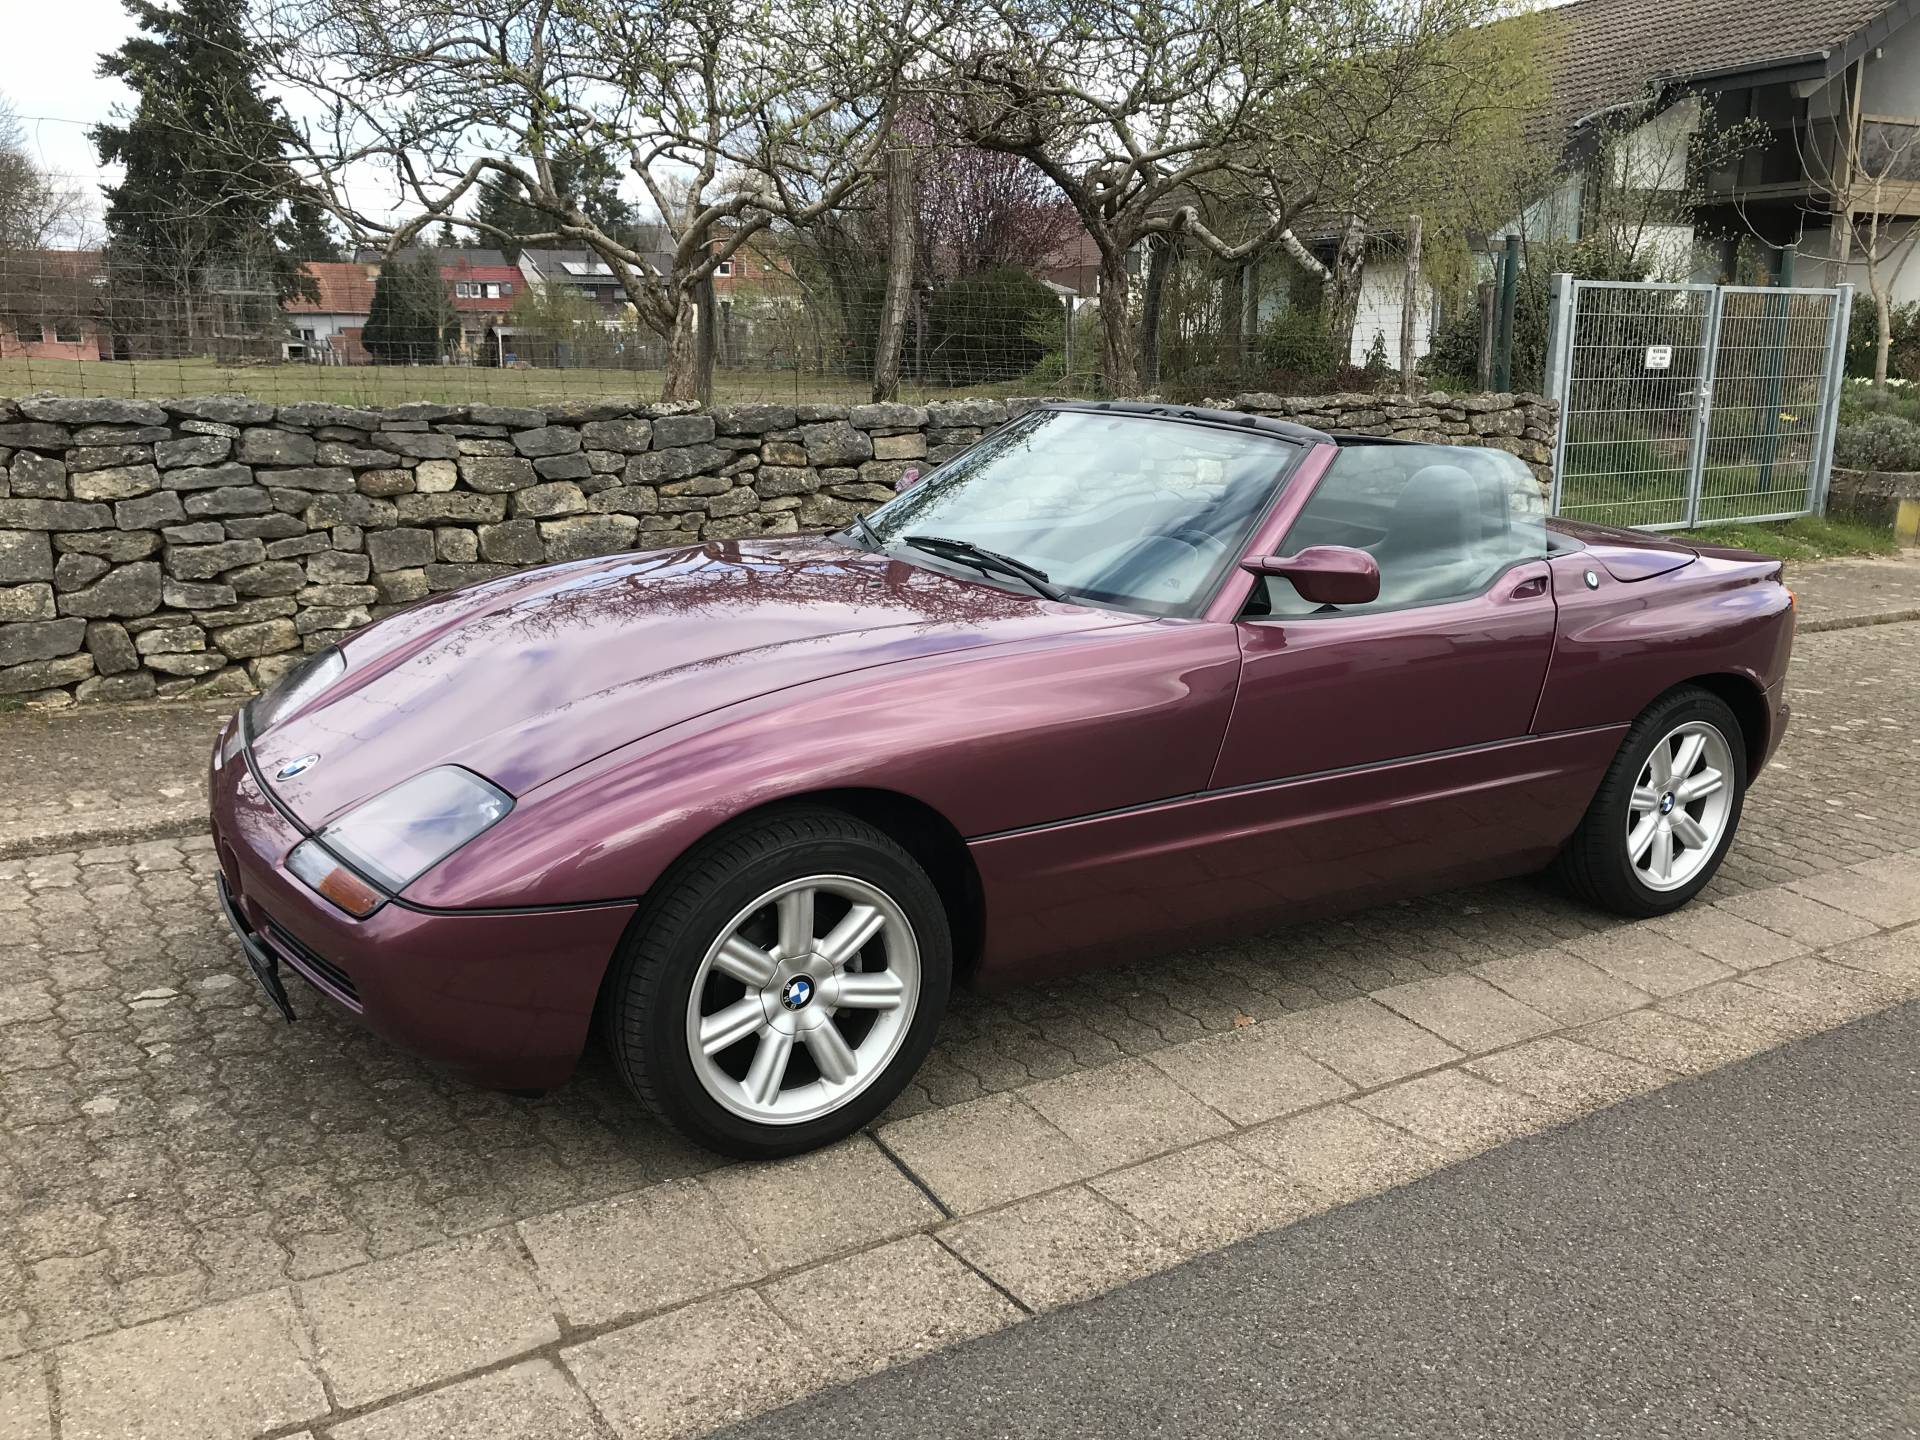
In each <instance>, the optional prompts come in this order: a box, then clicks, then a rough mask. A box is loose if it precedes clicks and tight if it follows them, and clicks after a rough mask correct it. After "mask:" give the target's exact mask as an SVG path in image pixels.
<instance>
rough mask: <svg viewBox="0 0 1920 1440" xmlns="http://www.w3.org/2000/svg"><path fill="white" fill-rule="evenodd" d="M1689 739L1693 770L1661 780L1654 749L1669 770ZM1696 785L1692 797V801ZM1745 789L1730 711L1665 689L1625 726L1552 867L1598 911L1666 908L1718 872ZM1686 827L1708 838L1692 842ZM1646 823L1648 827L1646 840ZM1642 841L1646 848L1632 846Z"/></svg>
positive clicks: (1684, 691) (1700, 696)
mask: <svg viewBox="0 0 1920 1440" xmlns="http://www.w3.org/2000/svg"><path fill="white" fill-rule="evenodd" d="M1696 738H1697V739H1698V741H1699V742H1700V758H1699V759H1698V760H1697V761H1695V762H1693V766H1692V769H1691V772H1690V773H1687V774H1672V773H1670V774H1669V778H1668V780H1667V781H1666V782H1665V783H1661V782H1660V780H1659V777H1658V774H1657V771H1656V766H1657V763H1658V762H1657V760H1656V753H1657V752H1660V751H1661V750H1662V749H1663V747H1664V753H1665V755H1666V757H1667V765H1668V770H1669V772H1672V771H1673V769H1674V761H1675V760H1676V759H1677V760H1679V761H1680V762H1681V763H1682V764H1686V763H1687V756H1688V749H1687V747H1688V745H1689V744H1690V743H1691V741H1693V740H1694V739H1696ZM1708 771H1713V772H1717V773H1718V774H1719V775H1720V777H1721V783H1720V784H1719V785H1718V786H1716V787H1714V788H1713V789H1711V790H1705V789H1703V787H1704V786H1705V785H1706V783H1707V772H1708ZM1643 782H1647V783H1643ZM1696 790H1699V791H1701V793H1700V794H1699V795H1698V797H1697V798H1689V796H1690V794H1691V793H1692V792H1693V791H1696ZM1746 793H1747V753H1746V741H1745V738H1744V736H1743V735H1742V733H1741V730H1740V722H1739V721H1738V720H1737V719H1736V718H1735V717H1734V714H1733V711H1732V710H1731V709H1729V708H1728V707H1727V704H1726V702H1725V701H1724V700H1722V699H1720V697H1719V696H1717V695H1715V694H1713V693H1712V692H1710V691H1707V690H1703V689H1701V688H1700V687H1698V686H1695V685H1683V686H1681V687H1680V688H1678V689H1676V690H1671V691H1669V692H1668V693H1667V694H1665V695H1663V696H1661V697H1660V698H1659V699H1658V700H1656V701H1654V702H1653V704H1651V705H1649V706H1648V707H1647V708H1646V709H1645V710H1644V711H1642V712H1641V714H1640V718H1639V719H1637V720H1635V721H1634V722H1633V725H1632V727H1631V728H1630V729H1629V730H1628V731H1627V735H1626V738H1625V739H1624V740H1623V741H1621V743H1620V753H1619V754H1617V755H1616V756H1614V759H1613V763H1612V764H1611V765H1610V766H1608V767H1607V773H1606V777H1605V778H1604V779H1603V780H1601V782H1600V788H1599V790H1598V791H1597V792H1596V793H1595V795H1594V797H1593V803H1592V804H1590V805H1589V806H1588V807H1587V813H1586V815H1585V817H1584V818H1583V819H1582V820H1581V822H1580V828H1579V829H1577V830H1575V831H1574V833H1573V837H1572V838H1571V839H1570V840H1568V841H1567V843H1566V846H1565V847H1564V848H1563V849H1562V850H1561V852H1560V857H1559V860H1558V862H1557V864H1556V869H1557V872H1558V874H1559V876H1560V878H1561V880H1562V881H1563V882H1564V883H1565V884H1566V885H1567V887H1568V888H1569V889H1570V890H1572V891H1573V893H1574V894H1575V895H1577V896H1578V897H1579V898H1581V899H1582V900H1585V901H1586V902H1587V903H1588V904H1590V905H1594V906H1597V907H1599V908H1600V909H1602V910H1610V911H1612V912H1613V913H1614V914H1616V915H1626V916H1630V917H1632V918H1634V919H1645V918H1647V917H1648V916H1653V915H1666V914H1670V913H1671V912H1673V911H1675V910H1678V909H1679V908H1680V907H1681V906H1683V905H1685V904H1686V903H1687V902H1688V901H1689V900H1691V899H1693V897H1694V896H1695V895H1697V894H1699V893H1700V891H1701V890H1702V889H1704V888H1705V887H1706V885H1707V883H1708V882H1709V881H1710V880H1712V879H1713V877H1714V875H1715V874H1716V873H1717V872H1718V871H1719V869H1720V863H1721V861H1722V860H1724V859H1725V858H1726V853H1727V848H1728V846H1730V845H1731V844H1732V843H1733V837H1734V832H1735V831H1736V830H1738V829H1739V827H1740V813H1741V809H1742V806H1743V805H1744V803H1745V800H1746ZM1689 824H1690V825H1691V827H1692V831H1693V832H1697V833H1698V834H1700V835H1701V836H1703V837H1704V839H1705V843H1693V840H1692V837H1691V835H1690V834H1689V832H1688V830H1687V826H1688V825H1689ZM1643 825H1650V826H1651V827H1652V828H1651V830H1650V831H1648V832H1647V833H1646V834H1645V835H1644V837H1643V835H1642V832H1641V828H1640V827H1642V826H1643ZM1663 830H1664V831H1665V832H1666V835H1665V837H1663V836H1662V833H1661V832H1662V831H1663ZM1642 838H1644V839H1645V840H1646V844H1645V846H1644V848H1638V849H1636V843H1635V842H1636V841H1638V840H1641V839H1642ZM1663 850H1664V856H1665V861H1666V867H1667V868H1666V873H1665V874H1664V875H1662V874H1661V870H1660V866H1661V860H1662V854H1663Z"/></svg>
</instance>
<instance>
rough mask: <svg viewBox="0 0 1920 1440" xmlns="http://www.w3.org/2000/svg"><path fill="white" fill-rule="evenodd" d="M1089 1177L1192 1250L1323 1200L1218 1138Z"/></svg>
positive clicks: (1278, 1221) (1302, 1212)
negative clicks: (1123, 1168)
mask: <svg viewBox="0 0 1920 1440" xmlns="http://www.w3.org/2000/svg"><path fill="white" fill-rule="evenodd" d="M1087 1183H1088V1186H1089V1188H1091V1189H1092V1190H1093V1191H1094V1192H1095V1193H1096V1194H1099V1195H1102V1196H1104V1197H1105V1198H1106V1199H1108V1200H1111V1201H1112V1202H1113V1203H1114V1204H1116V1205H1118V1206H1119V1207H1120V1208H1121V1209H1122V1210H1125V1211H1126V1212H1127V1213H1128V1214H1129V1215H1131V1216H1133V1218H1134V1219H1136V1220H1139V1221H1141V1222H1142V1223H1143V1224H1145V1225H1147V1226H1149V1227H1151V1228H1152V1229H1153V1231H1154V1232H1155V1233H1156V1234H1158V1235H1159V1236H1160V1237H1161V1238H1162V1239H1163V1240H1165V1241H1166V1242H1167V1243H1168V1244H1169V1245H1171V1246H1173V1247H1174V1248H1175V1249H1176V1250H1180V1251H1182V1252H1185V1253H1187V1254H1198V1253H1199V1252H1201V1251H1204V1250H1215V1249H1218V1248H1219V1247H1221V1246H1223V1245H1230V1244H1232V1243H1233V1242H1234V1241H1236V1240H1244V1239H1246V1238H1247V1236H1249V1235H1258V1234H1260V1233H1261V1232H1262V1231H1265V1230H1277V1229H1278V1228H1279V1227H1280V1226H1282V1225H1291V1224H1292V1223H1293V1222H1294V1221H1296V1220H1298V1219H1300V1218H1302V1217H1303V1216H1307V1215H1311V1214H1313V1213H1314V1212H1315V1211H1317V1210H1320V1209H1323V1208H1324V1207H1325V1204H1326V1202H1325V1201H1324V1200H1323V1199H1322V1198H1321V1196H1320V1195H1319V1193H1318V1192H1316V1191H1312V1190H1308V1189H1306V1188H1305V1187H1304V1186H1301V1185H1298V1184H1296V1183H1294V1182H1293V1181H1291V1180H1288V1179H1286V1178H1285V1177H1283V1176H1281V1175H1280V1174H1279V1173H1278V1172H1276V1171H1274V1170H1273V1169H1271V1168H1269V1167H1268V1166H1265V1165H1262V1164H1261V1163H1260V1162H1259V1161H1257V1160H1254V1159H1252V1158H1251V1157H1250V1156H1249V1155H1248V1154H1247V1153H1246V1152H1245V1151H1244V1150H1240V1149H1236V1148H1235V1147H1233V1146H1231V1145H1229V1144H1227V1143H1225V1142H1224V1141H1219V1140H1209V1141H1207V1142H1206V1143H1205V1144H1202V1145H1196V1146H1194V1147H1193V1148H1191V1149H1189V1150H1176V1151H1175V1152H1174V1153H1173V1154H1171V1155H1162V1156H1160V1157H1159V1158H1157V1159H1154V1160H1148V1161H1146V1162H1145V1163H1144V1164H1140V1165H1135V1166H1133V1167H1131V1168H1130V1169H1126V1170H1115V1171H1113V1172H1112V1173H1110V1174H1106V1175H1101V1176H1097V1177H1096V1178H1094V1179H1093V1180H1090V1181H1088V1182H1087Z"/></svg>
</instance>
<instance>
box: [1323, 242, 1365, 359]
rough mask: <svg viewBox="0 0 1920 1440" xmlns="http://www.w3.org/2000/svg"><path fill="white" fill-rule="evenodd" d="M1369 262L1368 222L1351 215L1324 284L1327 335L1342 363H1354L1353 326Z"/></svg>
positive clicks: (1336, 357) (1358, 312)
mask: <svg viewBox="0 0 1920 1440" xmlns="http://www.w3.org/2000/svg"><path fill="white" fill-rule="evenodd" d="M1366 263H1367V227H1366V223H1365V222H1364V221H1362V220H1361V218H1360V217H1359V216H1358V215H1348V216H1347V224H1346V228H1345V229H1344V230H1342V231H1341V232H1340V248H1339V249H1338V250H1337V251H1335V252H1334V256H1333V269H1332V271H1331V272H1330V273H1329V274H1328V276H1327V279H1326V284H1325V287H1324V288H1325V293H1326V305H1325V309H1326V323H1327V338H1328V339H1329V340H1331V341H1333V345H1334V356H1335V360H1336V363H1338V364H1341V365H1346V364H1350V363H1352V358H1353V327H1354V323H1355V322H1356V321H1357V320H1358V319H1359V317H1360V278H1361V272H1362V271H1363V270H1364V269H1365V267H1366Z"/></svg>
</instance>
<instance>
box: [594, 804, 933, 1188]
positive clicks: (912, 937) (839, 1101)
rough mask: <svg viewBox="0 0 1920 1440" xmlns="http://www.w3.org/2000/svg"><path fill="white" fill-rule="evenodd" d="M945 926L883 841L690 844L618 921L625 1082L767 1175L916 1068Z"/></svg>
mask: <svg viewBox="0 0 1920 1440" xmlns="http://www.w3.org/2000/svg"><path fill="white" fill-rule="evenodd" d="M951 973H952V951H951V941H950V939H949V933H948V926H947V919H946V914H945V911H944V909H943V908H942V906H941V903H940V897H939V894H938V892H937V891H936V890H935V889H934V886H933V883H932V881H930V880H929V879H928V878H927V875H926V873H925V872H924V871H923V870H921V869H920V867H919V866H918V865H917V864H915V863H914V861H913V859H912V857H911V856H909V855H908V854H907V853H906V851H905V850H904V849H902V848H901V847H900V846H899V845H898V844H896V843H895V842H894V841H893V840H892V839H891V837H889V836H888V835H887V834H886V833H885V832H883V831H881V830H879V829H877V828H876V827H874V826H872V825H869V824H867V823H866V822H865V821H862V820H858V819H855V818H854V817H852V816H850V815H845V814H842V813H840V812H838V811H833V810H821V809H795V810H789V811H785V812H778V813H774V814H771V815H768V816H766V817H764V818H762V819H759V820H755V821H750V822H748V823H746V824H744V825H742V826H740V827H737V828H735V829H733V830H730V831H727V832H723V833H722V834H720V835H718V836H715V837H714V838H713V839H711V840H709V841H707V842H706V843H704V844H703V845H701V846H700V847H698V848H697V849H696V850H695V851H694V852H693V853H691V854H690V855H689V856H688V857H687V858H686V859H685V860H684V861H682V862H681V863H680V864H679V865H678V866H676V867H675V869H674V871H673V872H672V873H671V874H669V875H668V876H667V877H666V878H665V880H664V881H663V882H662V884H661V885H660V886H659V887H657V889H656V892H655V894H654V896H653V897H652V898H651V900H650V902H649V904H648V905H647V906H646V909H645V911H644V913H643V914H642V915H641V916H640V917H639V918H638V920H637V921H636V923H635V925H634V928H633V932H632V934H631V935H630V936H629V938H628V940H627V942H626V943H625V944H624V945H623V947H622V950H621V953H620V955H619V956H618V957H617V959H616V961H615V965H614V970H613V974H612V976H611V978H610V982H609V983H610V989H609V995H608V1002H609V1003H608V1006H607V1027H608V1037H609V1040H610V1041H611V1044H612V1048H613V1053H614V1056H615V1059H616V1060H617V1062H618V1063H619V1065H620V1068H621V1071H622V1073H623V1074H624V1075H625V1077H626V1080H627V1083H628V1084H629V1085H630V1086H631V1087H632V1088H633V1090H634V1092H635V1093H636V1094H638V1095H639V1096H640V1098H641V1099H642V1100H643V1101H645V1102H646V1104H647V1105H648V1106H649V1107H650V1108H651V1109H652V1110H653V1111H654V1113H656V1114H657V1115H659V1116H660V1118H661V1119H663V1120H665V1121H666V1122H667V1123H668V1124H670V1125H672V1126H673V1127H674V1128H675V1129H677V1130H679V1131H680V1132H681V1133H682V1134H684V1135H686V1136H688V1137H689V1138H690V1139H693V1140H696V1141H698V1142H699V1143H701V1144H703V1145H706V1146H708V1147H709V1148H711V1149H714V1150H719V1151H721V1152H723V1153H725V1154H728V1155H738V1156H742V1157H746V1158H753V1159H767V1158H772V1157H774V1156H779V1155H791V1154H795V1153H797V1152H799V1151H802V1150H811V1149H814V1148H815V1147H817V1146H821V1145H826V1144H830V1143H831V1142H833V1141H835V1140H838V1139H840V1138H841V1137H842V1136H845V1135H849V1134H851V1133H853V1132H854V1131H855V1130H857V1129H859V1128H860V1127H861V1126H862V1125H865V1124H866V1123H867V1122H868V1121H870V1120H872V1119H873V1118H874V1117H875V1116H876V1115H878V1114H879V1113H880V1112H881V1111H882V1110H884V1109H885V1108H886V1107H887V1105H888V1104H890V1103H891V1102H892V1101H893V1099H894V1097H895V1096H897V1095H898V1094H899V1093H900V1091H901V1089H902V1088H903V1087H904V1086H905V1085H906V1083H907V1081H908V1080H909V1079H911V1078H912V1076H913V1073H914V1071H916V1070H917V1069H919V1067H920V1063H921V1061H922V1060H924V1059H925V1058H926V1054H927V1051H928V1049H929V1048H931V1046H932V1044H933V1038H934V1034H935V1032H936V1031H937V1030H938V1028H939V1025H940V1019H941V1016H942V1014H943V1013H944V1011H945V1009H946V1001H947V991H948V986H949V983H950V979H951Z"/></svg>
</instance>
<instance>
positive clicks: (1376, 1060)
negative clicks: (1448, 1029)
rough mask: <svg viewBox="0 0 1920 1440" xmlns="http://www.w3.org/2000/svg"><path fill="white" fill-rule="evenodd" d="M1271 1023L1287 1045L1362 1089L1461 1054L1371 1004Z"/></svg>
mask: <svg viewBox="0 0 1920 1440" xmlns="http://www.w3.org/2000/svg"><path fill="white" fill-rule="evenodd" d="M1275 1023H1276V1024H1277V1025H1279V1026H1280V1027H1281V1031H1282V1034H1283V1035H1284V1036H1285V1038H1286V1039H1287V1040H1289V1041H1290V1042H1291V1043H1292V1044H1294V1045H1296V1046H1298V1047H1299V1048H1300V1049H1301V1050H1302V1051H1304V1052H1305V1053H1306V1054H1308V1055H1310V1056H1312V1057H1313V1058H1314V1059H1315V1060H1318V1061H1319V1062H1320V1063H1321V1064H1323V1065H1325V1066H1327V1067H1328V1068H1329V1069H1331V1070H1333V1071H1335V1072H1337V1073H1338V1074H1340V1075H1342V1076H1344V1077H1345V1078H1346V1079H1347V1080H1349V1081H1351V1082H1352V1083H1353V1084H1355V1085H1359V1086H1362V1087H1371V1086H1374V1085H1384V1084H1386V1083H1387V1082H1388V1081H1389V1080H1398V1079H1400V1078H1402V1077H1403V1076H1407V1075H1412V1074H1415V1073H1417V1072H1419V1071H1421V1070H1430V1069H1432V1068H1433V1067H1434V1066H1436V1065H1448V1064H1451V1063H1452V1062H1453V1061H1455V1060H1458V1059H1459V1058H1460V1057H1461V1054H1462V1052H1461V1051H1459V1050H1456V1049H1454V1047H1453V1046H1451V1045H1449V1044H1447V1043H1446V1042H1445V1041H1444V1040H1442V1039H1440V1038H1439V1036H1437V1035H1433V1034H1431V1033H1429V1032H1428V1031H1425V1030H1422V1029H1421V1028H1420V1027H1419V1026H1418V1025H1415V1024H1413V1023H1411V1022H1410V1021H1407V1020H1404V1019H1402V1018H1401V1017H1400V1016H1398V1015H1396V1014H1394V1013H1393V1012H1392V1011H1391V1010H1389V1009H1387V1008H1386V1007H1385V1006H1384V1005H1378V1004H1375V1003H1374V1002H1373V1001H1372V1000H1348V1001H1346V1002H1344V1003H1342V1004H1339V1005H1328V1006H1326V1007H1325V1008H1323V1009H1319V1010H1308V1011H1305V1012H1303V1013H1301V1014H1299V1015H1289V1016H1288V1017H1287V1018H1286V1019H1285V1020H1284V1021H1276V1022H1275Z"/></svg>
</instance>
